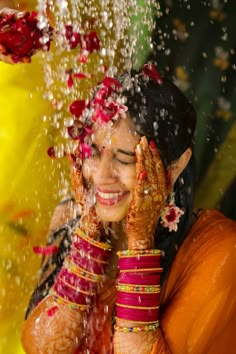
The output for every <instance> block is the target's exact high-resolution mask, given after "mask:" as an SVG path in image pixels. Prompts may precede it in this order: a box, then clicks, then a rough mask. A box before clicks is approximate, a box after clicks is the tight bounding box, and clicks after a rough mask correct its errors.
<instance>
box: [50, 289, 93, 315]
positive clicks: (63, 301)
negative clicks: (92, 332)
mask: <svg viewBox="0 0 236 354" xmlns="http://www.w3.org/2000/svg"><path fill="white" fill-rule="evenodd" d="M50 295H52V296H53V300H54V301H55V302H57V303H58V304H61V305H67V306H68V307H70V308H71V309H73V310H77V311H86V310H87V309H89V308H90V306H89V305H83V304H76V303H75V302H71V301H69V300H67V299H64V298H63V297H61V296H59V295H58V294H57V293H56V292H55V290H51V291H50Z"/></svg>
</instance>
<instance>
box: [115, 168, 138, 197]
mask: <svg viewBox="0 0 236 354" xmlns="http://www.w3.org/2000/svg"><path fill="white" fill-rule="evenodd" d="M119 176H120V181H121V182H122V183H123V184H124V185H125V186H126V188H127V189H128V190H129V191H131V192H133V190H134V188H135V185H136V167H135V165H128V166H126V167H125V168H123V169H121V170H120V173H119Z"/></svg>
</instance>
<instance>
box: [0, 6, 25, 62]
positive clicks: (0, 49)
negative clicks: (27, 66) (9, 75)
mask: <svg viewBox="0 0 236 354" xmlns="http://www.w3.org/2000/svg"><path fill="white" fill-rule="evenodd" d="M11 15H12V16H13V18H14V20H15V21H17V20H19V19H23V18H26V17H27V16H28V15H29V13H28V12H26V11H23V12H22V11H18V10H13V9H9V8H3V9H1V10H0V23H1V20H2V19H3V18H5V17H8V16H11ZM4 31H5V32H7V31H9V28H8V27H7V26H6V28H5V30H4V29H3V30H1V33H5V32H4ZM0 61H3V62H4V63H7V64H15V60H14V59H13V56H12V54H7V50H6V48H5V47H4V45H3V44H1V43H0ZM20 62H22V63H29V62H30V57H29V56H23V57H21V58H20Z"/></svg>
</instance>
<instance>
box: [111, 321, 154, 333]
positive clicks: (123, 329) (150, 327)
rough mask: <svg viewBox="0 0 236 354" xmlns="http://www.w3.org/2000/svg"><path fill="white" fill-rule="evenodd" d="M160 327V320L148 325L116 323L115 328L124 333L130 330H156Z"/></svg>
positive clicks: (134, 331)
mask: <svg viewBox="0 0 236 354" xmlns="http://www.w3.org/2000/svg"><path fill="white" fill-rule="evenodd" d="M158 327H159V321H157V322H154V323H152V324H149V325H146V326H138V327H120V326H117V325H114V330H115V331H118V332H124V333H130V332H133V333H138V332H149V331H155V330H156V329H157V328H158Z"/></svg>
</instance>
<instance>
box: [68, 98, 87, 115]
mask: <svg viewBox="0 0 236 354" xmlns="http://www.w3.org/2000/svg"><path fill="white" fill-rule="evenodd" d="M84 108H85V100H75V101H74V102H72V103H71V105H70V107H69V110H70V113H71V114H73V115H74V116H75V117H76V118H79V117H80V116H81V114H82V112H83V110H84Z"/></svg>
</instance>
